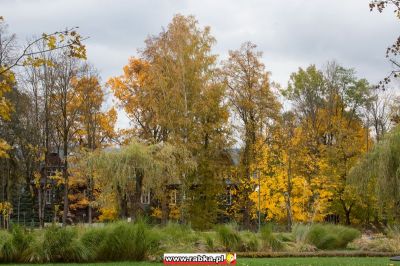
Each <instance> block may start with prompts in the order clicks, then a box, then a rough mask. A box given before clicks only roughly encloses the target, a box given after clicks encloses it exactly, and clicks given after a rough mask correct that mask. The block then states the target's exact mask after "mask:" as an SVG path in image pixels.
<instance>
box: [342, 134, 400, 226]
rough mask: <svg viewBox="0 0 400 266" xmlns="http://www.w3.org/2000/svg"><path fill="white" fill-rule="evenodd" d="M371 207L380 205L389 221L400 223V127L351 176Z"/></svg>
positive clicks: (362, 160) (378, 145)
mask: <svg viewBox="0 0 400 266" xmlns="http://www.w3.org/2000/svg"><path fill="white" fill-rule="evenodd" d="M349 180H350V182H351V183H352V184H353V185H355V186H356V187H357V189H358V192H359V193H360V196H362V198H363V199H364V201H365V203H366V204H367V207H369V208H371V207H373V206H370V205H371V204H376V205H377V206H376V208H377V210H378V211H379V215H380V216H382V218H384V219H385V220H389V221H390V220H393V221H396V222H400V127H397V128H395V129H394V130H392V131H391V132H390V133H388V134H387V135H386V136H385V137H384V139H382V140H381V141H380V142H379V143H377V144H376V145H375V146H374V148H373V149H372V150H371V151H370V152H368V153H367V154H366V155H365V156H364V158H363V159H361V160H360V161H359V162H358V164H357V165H356V166H355V167H354V168H353V169H352V170H351V172H350V179H349Z"/></svg>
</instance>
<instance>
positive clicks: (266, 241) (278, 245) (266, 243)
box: [260, 224, 284, 251]
mask: <svg viewBox="0 0 400 266" xmlns="http://www.w3.org/2000/svg"><path fill="white" fill-rule="evenodd" d="M260 236H261V239H262V243H263V247H264V248H267V249H271V250H273V251H279V250H282V249H284V244H283V243H282V241H280V240H279V239H278V238H277V237H276V236H275V235H274V234H273V230H272V224H266V225H264V226H262V227H261V230H260Z"/></svg>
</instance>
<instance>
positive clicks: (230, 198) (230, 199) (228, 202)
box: [226, 189, 232, 205]
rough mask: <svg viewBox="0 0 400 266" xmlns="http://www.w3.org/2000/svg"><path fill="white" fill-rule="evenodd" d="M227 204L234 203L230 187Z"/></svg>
mask: <svg viewBox="0 0 400 266" xmlns="http://www.w3.org/2000/svg"><path fill="white" fill-rule="evenodd" d="M226 205H232V192H231V190H230V189H228V191H227V193H226Z"/></svg>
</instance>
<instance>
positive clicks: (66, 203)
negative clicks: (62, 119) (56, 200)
mask: <svg viewBox="0 0 400 266" xmlns="http://www.w3.org/2000/svg"><path fill="white" fill-rule="evenodd" d="M63 138H64V139H63V142H64V147H63V149H64V168H63V178H64V211H63V226H66V225H67V217H68V211H69V201H68V181H69V178H68V131H67V130H65V131H64V137H63Z"/></svg>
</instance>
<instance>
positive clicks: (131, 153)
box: [87, 141, 195, 218]
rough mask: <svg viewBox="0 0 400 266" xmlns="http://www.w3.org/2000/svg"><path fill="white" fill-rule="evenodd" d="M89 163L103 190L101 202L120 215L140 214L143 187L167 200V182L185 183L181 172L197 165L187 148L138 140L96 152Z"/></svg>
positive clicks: (89, 159) (162, 199)
mask: <svg viewBox="0 0 400 266" xmlns="http://www.w3.org/2000/svg"><path fill="white" fill-rule="evenodd" d="M87 164H88V166H89V168H91V169H93V172H94V175H95V176H96V182H97V186H98V187H99V188H100V190H101V197H100V205H102V206H107V205H108V207H109V205H110V204H111V205H115V207H116V209H117V211H118V214H119V217H120V218H124V217H135V216H136V215H138V214H139V212H140V197H141V194H142V192H143V190H152V191H153V193H154V195H155V196H156V197H157V198H158V199H160V200H161V202H164V201H167V199H166V198H165V187H166V185H168V184H170V183H174V184H177V183H178V184H181V183H184V180H182V178H183V177H184V175H183V174H182V173H183V172H187V171H190V169H193V168H194V167H195V165H194V163H193V160H192V159H191V157H190V154H189V153H188V152H187V151H186V150H185V149H184V148H181V147H177V146H173V145H170V144H167V143H162V144H161V143H160V144H155V145H147V144H143V143H140V142H137V141H132V142H131V143H130V144H129V145H126V146H122V147H120V148H118V149H111V150H103V151H100V152H94V153H92V154H91V156H89V157H88V159H87ZM166 211H167V210H166Z"/></svg>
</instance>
